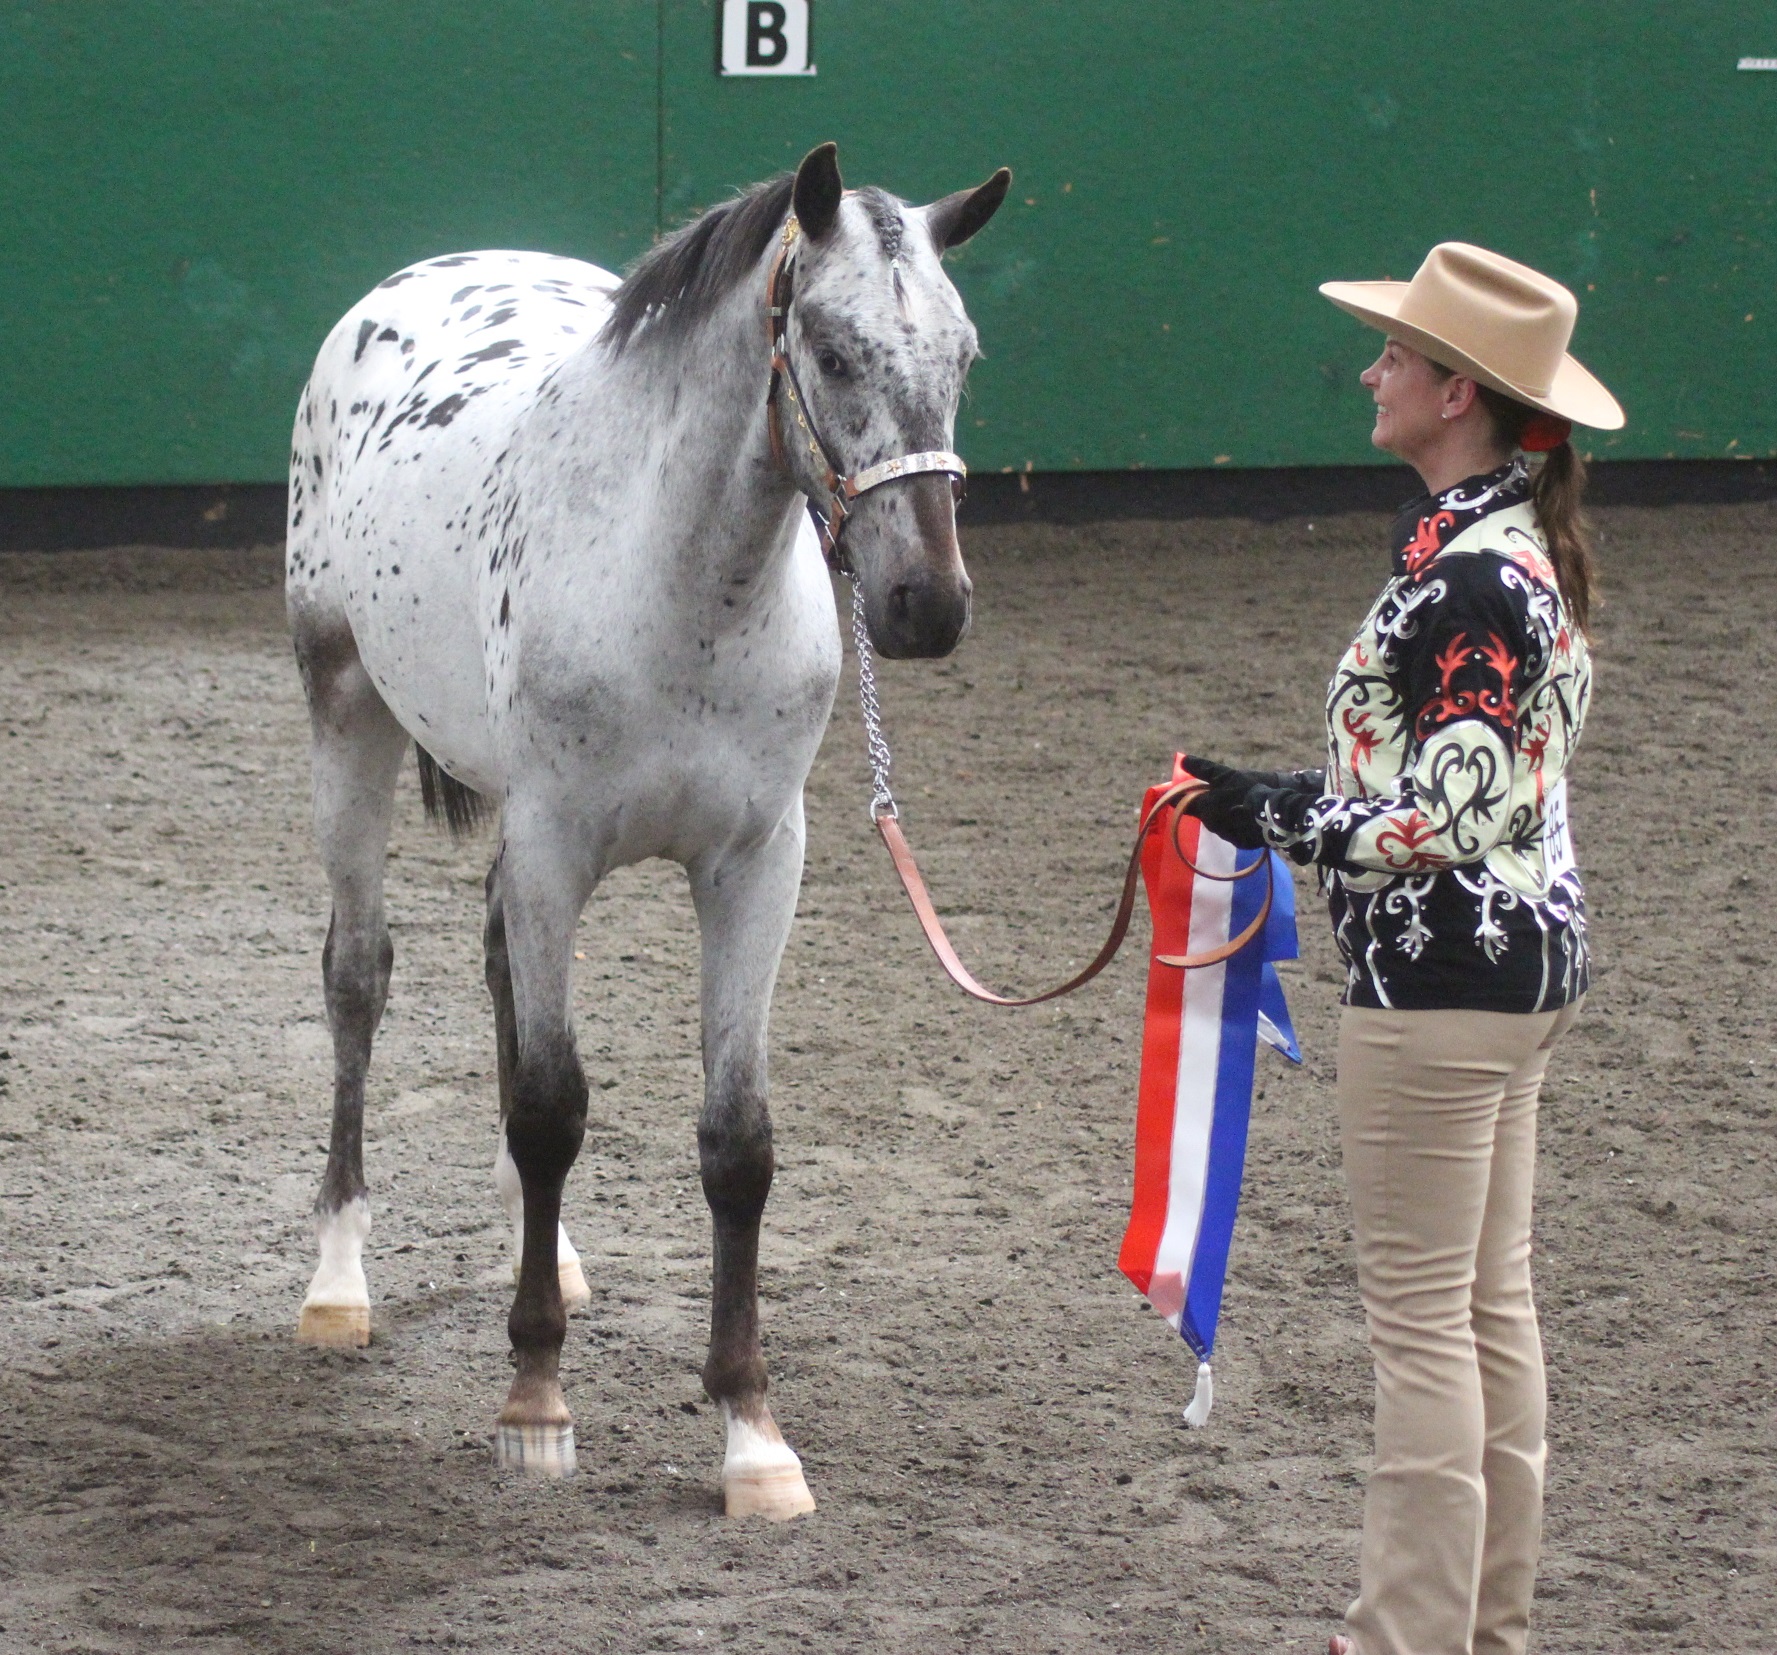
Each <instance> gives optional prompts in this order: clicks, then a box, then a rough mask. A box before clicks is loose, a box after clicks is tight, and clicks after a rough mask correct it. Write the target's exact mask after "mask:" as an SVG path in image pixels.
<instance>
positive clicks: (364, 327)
mask: <svg viewBox="0 0 1777 1655" xmlns="http://www.w3.org/2000/svg"><path fill="white" fill-rule="evenodd" d="M375 332H376V323H374V322H360V323H359V324H358V348H357V349H356V350H355V351H353V352H352V360H353V361H354V362H361V361H363V359H364V347H365V346H366V345H368V344H369V343H370V336H371V334H373V333H375Z"/></svg>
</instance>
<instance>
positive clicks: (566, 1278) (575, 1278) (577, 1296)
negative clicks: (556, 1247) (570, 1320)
mask: <svg viewBox="0 0 1777 1655" xmlns="http://www.w3.org/2000/svg"><path fill="white" fill-rule="evenodd" d="M556 1274H557V1276H559V1277H560V1278H561V1302H562V1303H563V1305H565V1306H566V1307H567V1308H568V1309H569V1310H573V1309H576V1308H577V1307H578V1306H580V1305H583V1304H591V1303H592V1289H591V1288H590V1287H588V1286H587V1285H586V1272H585V1271H584V1270H582V1269H581V1268H580V1260H579V1259H577V1258H567V1259H563V1260H562V1261H561V1263H560V1264H559V1265H558V1266H557V1267H556Z"/></svg>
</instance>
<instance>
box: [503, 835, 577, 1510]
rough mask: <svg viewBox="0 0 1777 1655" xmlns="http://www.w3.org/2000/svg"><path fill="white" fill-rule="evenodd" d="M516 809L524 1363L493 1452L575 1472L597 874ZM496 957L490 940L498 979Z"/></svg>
mask: <svg viewBox="0 0 1777 1655" xmlns="http://www.w3.org/2000/svg"><path fill="white" fill-rule="evenodd" d="M513 814H514V813H513V812H512V811H511V810H510V808H509V810H508V819H507V828H506V839H505V843H504V844H503V845H502V846H501V849H500V856H499V860H498V861H497V862H496V863H495V865H494V871H493V873H492V875H491V876H490V878H489V908H490V919H492V918H494V917H496V916H497V920H498V929H499V937H500V940H501V941H502V943H503V945H504V946H503V949H502V950H501V953H500V955H499V956H498V965H499V971H498V976H499V978H500V979H502V980H501V981H500V982H499V983H498V984H497V985H496V986H495V995H494V998H495V1005H496V1008H497V1012H496V1016H497V1019H498V1020H499V1021H500V1022H502V1023H504V1021H505V1019H504V1016H503V1015H502V1014H504V1013H506V1011H507V1007H508V1006H509V1008H510V1023H509V1024H506V1025H505V1026H504V1027H502V1028H501V1031H500V1032H501V1037H502V1038H501V1044H502V1048H503V1050H502V1053H501V1057H502V1060H503V1061H502V1065H501V1067H502V1071H503V1076H504V1075H505V1074H509V1075H510V1092H509V1095H508V1097H507V1098H506V1099H505V1100H503V1101H505V1102H506V1103H507V1109H506V1121H505V1150H506V1153H507V1154H508V1155H510V1157H511V1160H512V1164H513V1166H514V1168H516V1170H517V1173H518V1181H519V1185H520V1191H521V1197H522V1209H523V1226H524V1232H523V1252H522V1256H521V1258H520V1260H519V1269H518V1290H517V1292H516V1293H515V1294H514V1296H513V1301H512V1313H511V1315H510V1317H509V1318H508V1319H507V1323H506V1327H507V1332H508V1333H509V1335H510V1336H511V1339H512V1351H513V1356H514V1359H515V1362H516V1366H517V1372H516V1373H514V1375H513V1377H512V1389H511V1391H510V1392H509V1393H508V1395H507V1398H506V1406H505V1407H504V1408H502V1409H501V1410H500V1417H499V1422H498V1427H497V1429H496V1431H495V1434H494V1452H495V1458H496V1459H497V1461H498V1462H499V1464H500V1465H502V1466H505V1467H509V1468H511V1469H514V1470H523V1471H529V1472H533V1473H536V1474H538V1475H541V1476H546V1477H565V1476H567V1475H568V1474H569V1473H570V1472H572V1471H573V1469H574V1422H573V1416H572V1415H571V1414H570V1413H569V1412H568V1405H567V1401H566V1399H565V1398H564V1397H563V1395H562V1389H561V1347H562V1340H563V1339H564V1338H565V1337H566V1334H567V1327H568V1316H567V1308H566V1306H565V1305H564V1304H563V1302H562V1291H561V1277H560V1274H559V1263H558V1259H557V1253H556V1240H557V1236H558V1235H559V1233H560V1226H561V1196H562V1185H563V1184H564V1183H565V1182H566V1180H567V1176H568V1169H569V1168H570V1167H572V1166H573V1164H574V1158H575V1157H576V1156H577V1155H578V1154H579V1153H580V1140H581V1138H582V1137H583V1136H584V1134H585V1130H586V1096H587V1092H586V1076H585V1073H584V1071H583V1070H582V1069H581V1067H580V1056H579V1053H578V1052H577V1051H576V1049H575V1045H574V1026H573V1019H572V1016H571V1014H570V1008H569V1004H568V996H569V979H570V972H571V967H570V964H569V960H570V956H571V954H572V951H573V939H574V925H575V922H576V920H577V919H578V917H579V913H580V909H581V907H582V906H583V905H584V903H585V900H586V896H587V892H588V890H589V889H590V883H591V882H590V880H589V878H588V877H587V876H586V873H585V865H584V863H583V861H582V859H581V858H580V857H578V856H577V855H575V854H573V853H572V852H571V851H569V850H566V849H564V848H563V847H561V846H560V845H559V844H557V843H556V842H555V841H554V839H553V837H552V836H550V835H548V834H536V833H529V832H527V831H526V826H525V824H524V823H523V821H522V819H520V820H519V821H518V822H517V823H514V821H513ZM492 929H493V928H492V926H491V925H490V934H491V932H492ZM490 940H491V935H490ZM495 963H496V955H495V953H494V950H493V949H492V948H490V951H489V967H490V979H492V978H493V977H494V976H495V971H494V966H495ZM502 991H504V993H503V992H502ZM506 995H509V996H510V998H509V1000H508V1001H507V1005H506V1006H503V1005H501V1001H502V999H503V998H505V997H506ZM503 1090H504V1087H503Z"/></svg>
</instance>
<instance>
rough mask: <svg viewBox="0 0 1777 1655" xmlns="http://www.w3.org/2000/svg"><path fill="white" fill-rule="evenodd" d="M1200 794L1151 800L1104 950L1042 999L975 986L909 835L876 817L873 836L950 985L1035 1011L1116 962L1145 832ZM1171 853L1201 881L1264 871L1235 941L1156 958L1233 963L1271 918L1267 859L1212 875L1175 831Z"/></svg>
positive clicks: (1187, 965)
mask: <svg viewBox="0 0 1777 1655" xmlns="http://www.w3.org/2000/svg"><path fill="white" fill-rule="evenodd" d="M1203 791H1204V784H1203V783H1202V782H1197V781H1191V782H1175V783H1174V784H1173V785H1172V786H1171V787H1169V788H1167V790H1166V791H1165V792H1164V793H1162V794H1161V795H1160V797H1159V798H1158V799H1156V800H1155V801H1154V808H1153V809H1152V810H1150V811H1149V812H1148V813H1147V815H1146V816H1144V817H1143V818H1142V822H1141V826H1140V827H1139V828H1137V829H1136V834H1135V844H1134V845H1133V846H1132V847H1131V849H1130V852H1129V866H1128V868H1127V869H1126V870H1125V872H1124V875H1123V894H1122V896H1121V898H1120V899H1119V900H1118V903H1117V914H1116V918H1115V919H1113V920H1112V921H1111V932H1110V935H1109V936H1108V937H1106V938H1105V941H1104V946H1103V947H1102V948H1100V949H1099V951H1098V953H1097V955H1096V956H1095V957H1094V958H1093V960H1092V962H1091V964H1090V965H1088V966H1087V967H1086V969H1085V970H1084V971H1082V972H1080V973H1079V975H1077V976H1074V977H1070V978H1069V979H1068V980H1067V981H1066V982H1065V983H1062V984H1061V985H1060V986H1059V987H1057V988H1051V989H1045V990H1044V991H1043V992H1042V993H1041V994H1030V995H1025V996H1023V997H1017V996H1012V995H1005V994H995V993H994V992H993V990H992V989H989V988H984V987H983V986H982V985H981V984H980V983H979V982H978V981H976V979H975V977H974V975H973V973H972V972H970V970H969V968H968V967H967V966H966V965H964V964H963V962H962V960H961V958H960V957H959V956H958V954H957V952H956V949H955V947H953V946H952V944H951V941H950V938H949V937H947V936H946V935H945V934H944V926H943V923H942V921H940V920H939V918H938V911H937V909H936V908H934V907H933V906H932V898H931V895H930V893H929V892H928V891H927V890H926V883H925V879H924V877H923V876H922V875H921V873H920V871H919V864H918V863H917V862H916V861H914V859H913V850H912V847H911V846H909V845H908V843H907V836H906V835H905V834H904V833H902V831H901V824H900V821H899V820H898V819H897V818H896V817H894V816H888V815H883V816H878V817H877V818H876V831H877V832H878V833H879V834H880V835H881V836H882V842H883V844H884V845H886V846H887V847H888V853H889V858H890V860H891V861H892V862H893V863H894V864H895V872H896V873H897V874H899V875H900V878H901V886H902V889H903V890H905V891H906V893H907V900H908V901H909V902H911V903H912V904H913V912H914V913H915V914H916V915H917V916H918V917H919V926H920V929H921V930H922V931H924V932H925V938H926V941H927V942H928V943H930V944H931V948H932V952H933V953H934V954H936V955H937V956H938V963H939V964H940V965H941V966H943V967H944V970H945V972H946V974H947V975H948V976H949V978H950V980H951V981H952V982H953V983H955V984H956V986H957V987H958V988H960V989H961V990H962V991H963V993H965V994H967V995H970V996H972V997H973V998H974V999H977V1000H984V1001H986V1002H987V1004H988V1005H990V1006H1038V1005H1041V1004H1042V1003H1043V1002H1044V1001H1045V1000H1058V999H1060V998H1061V996H1062V995H1064V994H1072V993H1073V992H1074V990H1075V989H1077V988H1084V987H1085V986H1086V984H1087V983H1089V982H1091V981H1092V979H1093V978H1094V977H1096V976H1097V975H1098V974H1099V972H1101V971H1103V970H1104V968H1105V967H1106V966H1107V965H1109V964H1110V963H1111V961H1112V960H1113V959H1115V958H1116V955H1117V950H1118V949H1119V948H1121V947H1122V946H1123V939H1124V937H1126V936H1127V935H1128V933H1129V922H1130V920H1131V918H1132V917H1133V916H1134V914H1135V892H1136V886H1137V885H1138V883H1139V882H1140V880H1141V853H1142V847H1143V845H1145V844H1146V843H1147V838H1148V835H1149V833H1151V832H1152V831H1153V830H1154V828H1155V826H1156V825H1157V824H1158V823H1159V822H1160V821H1161V819H1162V818H1163V817H1164V816H1165V815H1166V812H1167V811H1168V809H1170V808H1172V807H1175V806H1178V805H1182V804H1183V803H1184V802H1185V800H1187V799H1189V798H1193V797H1195V796H1196V795H1197V794H1198V793H1201V792H1203ZM1172 842H1173V850H1174V853H1175V854H1176V855H1177V856H1178V857H1179V858H1180V860H1182V861H1183V862H1184V863H1185V866H1186V867H1188V868H1190V869H1191V871H1192V872H1193V873H1194V874H1197V875H1198V876H1199V877H1201V878H1204V879H1214V880H1218V881H1222V882H1224V883H1225V882H1231V881H1233V880H1236V879H1245V878H1246V877H1247V876H1248V875H1250V874H1254V873H1256V872H1258V870H1259V868H1260V867H1263V868H1264V870H1265V897H1264V900H1263V901H1262V902H1261V903H1260V904H1259V911H1258V913H1257V915H1255V916H1254V918H1253V920H1252V923H1251V924H1249V925H1247V926H1246V927H1245V928H1244V929H1243V930H1242V931H1241V933H1240V935H1239V936H1237V937H1230V938H1229V939H1228V940H1227V941H1226V942H1224V943H1220V944H1218V945H1217V946H1216V947H1214V948H1206V949H1205V950H1204V951H1203V952H1202V953H1201V954H1157V955H1155V956H1154V957H1155V959H1156V960H1158V961H1159V963H1160V964H1161V965H1167V966H1174V967H1177V968H1179V969H1181V970H1185V971H1196V970H1200V969H1201V968H1202V967H1204V966H1209V965H1220V964H1221V963H1222V961H1224V960H1230V959H1232V958H1233V957H1234V956H1235V955H1236V954H1238V953H1239V952H1240V951H1241V949H1243V948H1245V947H1246V945H1247V944H1248V943H1250V942H1252V941H1253V939H1254V938H1256V937H1257V936H1258V935H1259V933H1260V932H1261V931H1263V930H1264V928H1265V921H1266V919H1267V918H1269V916H1270V913H1271V898H1272V894H1273V892H1272V880H1273V877H1274V876H1273V874H1272V871H1271V857H1270V855H1269V854H1266V855H1264V856H1262V857H1260V859H1259V861H1258V862H1257V863H1255V864H1254V865H1253V866H1252V867H1250V868H1242V869H1240V870H1239V871H1238V872H1236V873H1232V874H1215V873H1209V872H1207V871H1206V870H1204V869H1202V868H1199V867H1197V866H1196V865H1195V864H1194V863H1193V862H1191V860H1190V859H1189V858H1188V857H1186V856H1185V854H1184V852H1183V850H1182V849H1180V848H1179V844H1178V836H1177V832H1176V829H1175V831H1174V833H1173V836H1172Z"/></svg>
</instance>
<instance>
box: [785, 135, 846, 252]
mask: <svg viewBox="0 0 1777 1655" xmlns="http://www.w3.org/2000/svg"><path fill="white" fill-rule="evenodd" d="M844 194H845V180H844V179H842V178H841V177H840V176H839V146H838V145H837V144H833V143H827V144H822V145H820V146H819V147H818V148H816V149H811V150H810V151H809V152H808V153H807V154H806V155H805V156H803V157H802V165H801V166H799V167H798V168H797V169H796V188H795V191H794V192H793V194H792V195H791V197H790V199H791V201H792V203H793V204H794V206H795V209H796V222H797V223H798V224H800V225H801V226H802V233H803V234H804V235H805V236H807V237H809V238H810V239H811V240H813V241H820V240H822V239H823V238H825V237H826V236H827V235H828V234H829V232H831V230H832V228H833V225H834V223H835V221H836V220H837V219H838V217H839V201H840V197H841V196H843V195H844Z"/></svg>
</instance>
